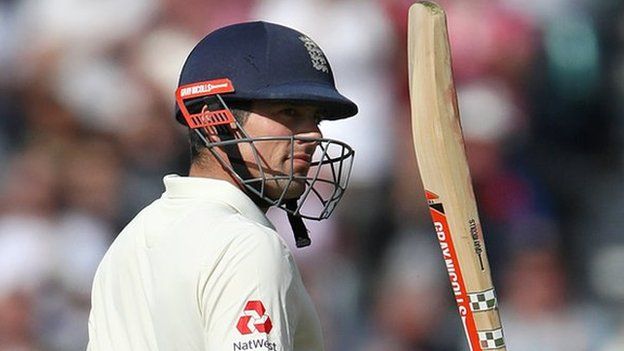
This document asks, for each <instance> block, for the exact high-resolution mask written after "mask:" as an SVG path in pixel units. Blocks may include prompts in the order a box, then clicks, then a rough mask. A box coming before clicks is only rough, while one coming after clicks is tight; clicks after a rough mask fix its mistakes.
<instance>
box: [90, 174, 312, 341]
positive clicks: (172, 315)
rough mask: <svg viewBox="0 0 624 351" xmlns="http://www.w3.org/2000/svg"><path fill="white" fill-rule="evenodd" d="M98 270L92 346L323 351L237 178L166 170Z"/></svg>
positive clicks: (266, 226) (284, 260)
mask: <svg viewBox="0 0 624 351" xmlns="http://www.w3.org/2000/svg"><path fill="white" fill-rule="evenodd" d="M164 183H165V188H166V191H165V192H164V194H163V195H162V197H161V198H159V199H158V200H156V201H154V202H153V203H152V204H151V205H149V206H147V207H146V208H145V209H143V210H142V211H141V212H140V213H139V214H138V215H137V216H136V217H135V218H134V219H133V220H132V221H131V222H130V223H129V224H128V225H127V227H126V228H125V229H124V230H123V231H122V232H121V233H120V234H119V236H118V237H117V238H116V239H115V241H114V242H113V244H112V245H111V247H110V248H109V250H108V252H107V253H106V255H105V256H104V258H103V259H102V262H101V263H100V265H99V267H98V270H97V272H96V275H95V280H94V283H93V291H92V307H91V313H90V316H89V346H88V347H87V350H90V351H125V350H132V351H143V350H159V351H173V350H180V351H182V350H184V351H193V350H210V351H222V350H230V351H237V350H270V351H273V350H277V351H282V350H284V351H289V350H297V351H317V350H322V349H323V347H322V338H321V332H320V323H319V320H318V317H317V315H316V312H315V310H314V307H313V306H312V303H311V301H310V297H309V295H308V293H307V292H306V290H305V288H304V286H303V284H302V281H301V277H300V274H299V271H298V269H297V267H296V266H295V264H294V262H293V259H292V256H291V253H290V251H289V250H288V248H287V247H286V245H285V244H284V242H283V241H282V239H281V238H280V237H279V236H278V234H277V233H276V231H275V229H274V228H273V226H272V225H271V223H270V222H269V220H268V219H267V218H266V217H265V215H264V213H263V212H262V211H261V210H260V209H259V208H258V207H257V206H256V205H255V204H254V203H253V202H252V201H251V199H250V198H249V197H247V196H246V195H245V194H244V193H243V192H242V191H241V190H239V189H238V188H237V187H235V186H234V185H232V184H230V183H228V182H225V181H220V180H215V179H208V178H193V177H179V176H175V175H170V176H166V177H165V179H164Z"/></svg>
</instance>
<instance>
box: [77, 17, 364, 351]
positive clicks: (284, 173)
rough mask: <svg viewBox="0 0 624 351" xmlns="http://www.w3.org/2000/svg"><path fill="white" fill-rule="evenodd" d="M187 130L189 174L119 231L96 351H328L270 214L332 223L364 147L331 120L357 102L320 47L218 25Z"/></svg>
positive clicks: (97, 298) (100, 278) (279, 33)
mask: <svg viewBox="0 0 624 351" xmlns="http://www.w3.org/2000/svg"><path fill="white" fill-rule="evenodd" d="M176 102H177V104H176V105H177V106H176V119H177V121H178V122H179V123H182V124H183V125H185V126H186V127H187V128H188V130H189V136H190V144H191V155H192V159H191V165H190V169H189V175H188V176H178V175H167V176H165V177H164V186H165V192H164V193H163V194H162V196H161V197H160V198H159V199H157V200H155V201H154V202H153V203H152V204H150V205H149V206H147V207H146V208H144V209H143V210H142V211H141V212H140V213H139V214H138V215H137V216H136V217H135V218H134V219H133V220H132V221H131V222H130V223H129V224H128V225H127V226H126V227H125V229H124V230H123V231H122V232H121V233H120V234H119V236H118V237H117V238H116V239H115V241H114V242H113V244H112V245H111V247H110V248H109V250H108V252H107V253H106V255H105V256H104V258H103V259H102V262H101V263H100V265H99V268H98V270H97V273H96V275H95V280H94V284H93V292H92V309H91V313H90V317H89V345H88V347H87V349H88V350H90V351H122V350H123V351H125V350H132V351H143V350H160V351H173V350H184V351H193V350H197V351H199V350H210V351H223V350H231V351H237V350H271V351H273V350H274V351H292V350H297V351H320V350H323V339H322V335H321V330H320V325H319V320H318V317H317V314H316V311H315V308H314V306H313V305H312V303H311V301H310V297H309V295H308V293H307V292H306V290H305V288H304V286H303V284H302V281H301V276H300V274H299V271H298V270H297V267H296V266H295V263H294V261H293V258H292V255H291V253H290V251H289V249H288V248H287V246H286V245H285V244H284V241H283V240H282V239H281V238H280V236H279V235H278V234H277V232H276V230H275V228H274V227H273V225H272V224H271V223H270V221H269V220H268V219H267V217H266V216H265V212H266V211H267V209H268V208H269V207H271V206H276V207H278V208H280V209H282V210H284V211H285V212H286V215H287V216H288V219H289V221H290V224H291V226H292V230H293V233H294V235H295V239H296V243H297V246H299V247H303V246H306V245H309V244H310V238H309V236H308V231H307V229H306V227H305V224H304V222H303V219H310V220H321V219H326V218H327V217H329V215H330V214H331V212H332V211H333V209H334V208H335V206H336V204H337V203H338V201H339V200H340V198H341V197H342V195H343V194H344V191H345V189H346V185H347V182H348V179H349V173H350V170H351V163H352V160H353V155H354V152H353V150H352V149H351V147H349V146H348V145H346V144H345V143H342V142H340V141H336V140H332V139H326V138H323V135H322V133H321V130H320V129H319V123H320V122H321V121H324V120H335V119H341V118H347V117H350V116H353V115H355V114H356V113H357V110H358V109H357V106H356V105H355V104H354V103H353V102H352V101H350V100H349V99H347V98H346V97H344V96H343V95H341V94H340V93H339V92H338V91H337V90H336V87H335V84H334V78H333V73H332V70H331V67H330V64H329V62H328V60H327V58H326V57H325V55H324V53H323V51H322V50H321V49H320V48H319V46H318V45H317V44H316V43H315V42H314V41H313V40H312V39H310V38H309V37H308V36H306V35H304V34H302V33H300V32H298V31H295V30H293V29H290V28H287V27H284V26H280V25H276V24H271V23H265V22H251V23H241V24H236V25H231V26H227V27H224V28H221V29H219V30H216V31H214V32H212V33H210V34H209V35H207V36H206V37H205V38H203V39H202V40H201V41H200V42H199V43H198V44H197V45H196V46H195V48H194V49H193V50H192V51H191V53H190V54H189V56H188V58H187V59H186V62H185V64H184V66H183V68H182V72H181V74H180V79H179V85H178V89H177V90H176Z"/></svg>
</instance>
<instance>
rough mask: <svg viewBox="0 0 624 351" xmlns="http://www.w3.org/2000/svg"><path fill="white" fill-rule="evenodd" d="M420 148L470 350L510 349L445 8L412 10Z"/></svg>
mask: <svg viewBox="0 0 624 351" xmlns="http://www.w3.org/2000/svg"><path fill="white" fill-rule="evenodd" d="M407 49H408V75H409V77H408V79H409V91H410V100H411V111H412V134H413V138H414V148H415V150H416V158H417V160H418V167H419V169H420V174H421V178H422V182H423V185H424V188H425V194H426V197H427V202H428V205H429V210H430V212H431V217H432V220H433V226H434V229H435V232H436V234H437V237H438V241H439V242H440V247H441V249H442V255H443V257H444V262H445V265H446V269H447V271H448V275H449V278H450V281H451V288H452V292H453V296H454V298H455V301H456V303H457V307H458V311H459V315H460V317H461V320H462V323H463V326H464V331H465V333H466V338H467V340H468V344H469V345H470V350H472V351H482V350H499V351H500V350H506V346H505V340H504V337H503V329H502V325H501V322H500V317H499V314H498V304H497V298H496V293H495V291H494V286H493V285H492V278H491V276H490V265H489V263H488V259H487V255H486V252H485V246H484V242H483V233H482V231H481V224H480V222H479V216H478V213H477V204H476V201H475V196H474V192H473V190H472V183H471V178H470V172H469V170H468V163H467V161H466V153H465V150H464V141H463V136H462V130H461V124H460V120H459V111H458V108H457V94H456V92H455V86H454V83H453V72H452V69H451V53H450V47H449V40H448V33H447V27H446V15H445V13H444V10H443V9H442V8H441V7H440V6H438V5H437V4H435V3H432V2H427V1H424V2H418V3H415V4H413V5H412V6H411V7H410V9H409V18H408V48H407Z"/></svg>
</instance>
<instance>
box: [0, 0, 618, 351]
mask: <svg viewBox="0 0 624 351" xmlns="http://www.w3.org/2000/svg"><path fill="white" fill-rule="evenodd" d="M410 3H411V1H407V0H239V1H235V0H230V1H218V0H188V1H174V0H133V1H124V0H107V1H104V0H99V1H96V0H46V1H41V0H0V164H1V165H2V166H1V167H0V194H1V195H0V350H2V351H16V350H20V351H22V350H45V351H47V350H51V351H56V350H59V351H72V350H84V348H85V346H86V342H87V325H86V322H87V317H88V313H89V293H90V284H91V280H92V276H93V273H94V271H95V269H96V267H97V264H98V262H99V260H100V258H101V257H102V255H103V253H104V252H105V250H106V248H107V247H108V245H109V244H110V242H111V241H112V240H113V238H114V237H115V235H116V233H118V231H119V230H120V229H121V228H122V227H123V226H124V224H125V223H127V221H128V220H129V219H130V218H132V217H133V216H134V215H135V214H136V213H137V211H139V209H140V208H141V207H143V206H145V205H146V204H148V203H149V202H151V201H152V200H153V199H155V198H157V197H158V196H160V194H161V192H162V190H163V187H162V182H161V180H162V177H163V175H165V174H167V173H179V174H185V173H186V171H187V164H188V159H189V156H188V150H187V149H188V145H187V142H186V139H185V132H184V130H183V128H181V127H180V126H178V125H177V124H176V123H175V122H174V119H173V116H172V111H173V92H174V89H175V86H176V79H177V75H178V72H179V70H180V67H181V65H182V63H183V60H184V58H185V57H186V55H187V54H188V52H189V51H190V49H191V48H192V46H193V45H194V44H195V42H196V41H198V40H199V39H200V38H201V37H202V36H203V35H204V34H205V33H207V32H209V31H211V30H213V29H215V28H217V27H220V26H222V25H225V24H229V23H233V22H239V21H245V20H252V19H264V20H268V21H273V22H277V23H281V24H285V25H290V26H292V27H294V28H297V29H299V30H301V31H303V32H305V33H307V34H309V35H310V36H311V37H312V38H314V39H315V40H316V41H317V42H318V44H319V45H320V46H321V47H322V48H323V49H324V50H325V51H326V53H327V55H328V57H329V60H330V62H331V64H332V65H333V68H334V71H335V74H336V78H337V82H338V86H339V88H340V89H341V90H343V91H344V93H345V94H346V95H347V96H349V97H351V98H352V99H354V100H355V101H356V102H358V103H359V105H360V109H361V112H360V114H359V115H358V116H357V117H356V118H353V119H351V120H345V121H341V122H337V123H327V124H323V125H322V126H321V128H322V129H323V131H324V133H325V135H326V136H327V137H332V138H337V139H343V140H345V141H347V142H349V143H350V144H351V145H352V146H354V148H355V149H356V151H357V154H356V164H355V169H354V172H353V178H352V182H351V188H350V190H349V191H348V193H347V196H346V198H345V199H344V200H343V203H341V206H339V209H338V211H337V213H336V214H335V215H334V217H333V218H332V219H330V220H329V221H325V222H320V223H311V224H310V227H311V230H312V232H313V233H312V235H313V241H314V244H313V246H312V247H310V248H308V249H305V250H296V249H295V250H293V251H294V252H295V256H296V260H297V261H298V263H299V265H300V267H301V271H302V274H303V276H304V279H305V283H306V285H307V287H308V289H309V290H310V292H311V294H312V296H313V299H314V300H315V302H316V304H317V306H318V308H319V313H320V314H321V319H322V321H323V324H324V331H325V335H326V339H327V349H328V350H329V351H334V350H363V351H373V350H382V351H386V350H387V351H450V350H465V346H464V341H463V337H462V334H461V325H460V322H459V319H458V318H457V316H456V313H455V309H454V306H453V300H452V298H451V295H450V290H449V289H448V281H447V277H446V275H445V272H444V271H443V264H442V260H441V256H440V253H439V250H438V248H437V247H436V245H437V243H436V242H435V237H434V234H433V231H432V227H431V224H430V222H429V218H428V214H427V212H426V208H425V203H424V197H423V195H422V190H421V188H420V187H421V185H420V181H419V179H418V175H417V171H416V168H415V161H414V160H413V151H412V143H411V142H410V137H411V136H410V129H409V111H408V97H407V81H406V79H407V78H406V57H405V44H406V35H405V33H406V25H407V20H406V18H407V15H406V13H407V8H408V6H409V5H410ZM441 3H442V4H443V5H444V6H446V8H447V10H448V16H449V21H450V36H451V40H452V49H453V53H454V69H455V74H456V80H457V88H458V93H459V99H460V108H461V113H462V117H463V126H464V132H465V136H466V139H467V149H468V153H469V159H470V163H471V168H472V174H473V180H474V185H475V191H476V193H477V198H478V200H479V204H480V212H481V217H482V220H483V225H484V231H485V233H486V241H487V249H488V253H489V256H490V260H491V262H492V267H493V271H494V279H495V282H496V284H497V289H498V293H499V298H500V300H501V301H502V304H501V310H502V316H503V321H504V326H505V331H506V336H507V342H508V345H509V349H510V350H513V351H536V350H539V351H559V350H562V351H564V350H565V351H577V350H578V351H581V350H592V351H593V350H598V351H616V350H624V318H622V312H624V236H623V235H622V233H621V227H622V224H623V223H624V210H623V209H624V177H623V175H624V174H623V173H624V172H623V171H624V169H623V165H624V163H623V161H624V158H623V157H624V152H623V151H624V143H623V142H624V118H623V117H624V83H623V82H624V2H622V1H619V0H595V1H590V0H487V1H486V0H461V1H460V0H456V1H450V0H447V1H441ZM270 216H271V217H272V218H273V219H274V220H275V222H276V223H277V226H278V227H280V228H285V233H286V235H285V238H286V239H287V240H290V234H289V232H288V230H287V224H286V221H285V217H284V216H283V214H281V213H279V212H275V211H272V212H271V213H270ZM172 318H175V316H172Z"/></svg>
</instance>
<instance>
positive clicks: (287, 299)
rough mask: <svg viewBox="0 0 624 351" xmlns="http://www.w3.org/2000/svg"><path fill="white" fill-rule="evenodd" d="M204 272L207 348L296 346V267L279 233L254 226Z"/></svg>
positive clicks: (201, 290)
mask: <svg viewBox="0 0 624 351" xmlns="http://www.w3.org/2000/svg"><path fill="white" fill-rule="evenodd" d="M205 268H206V269H205V270H204V271H202V272H201V274H200V284H199V285H198V287H199V290H198V299H199V301H198V302H199V306H200V313H201V317H202V321H203V327H204V341H205V342H204V344H205V345H206V350H269V351H272V350H280V351H282V350H283V351H290V350H293V338H294V328H295V327H296V321H297V315H298V310H297V309H298V307H297V304H296V299H297V298H296V296H297V294H298V292H297V291H296V289H297V288H296V286H297V284H294V281H293V278H294V270H295V269H296V268H295V266H294V263H293V261H292V257H291V255H290V253H289V251H288V249H287V248H286V247H285V246H284V244H283V242H282V241H281V239H280V238H279V237H277V235H276V234H275V233H271V232H267V231H264V230H261V229H258V228H257V227H253V226H250V228H249V232H248V233H244V234H241V235H237V236H236V238H235V239H234V240H232V241H231V242H230V243H228V245H227V247H226V248H224V250H223V252H222V254H221V257H220V258H219V260H218V262H217V264H215V265H214V266H212V267H205Z"/></svg>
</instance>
